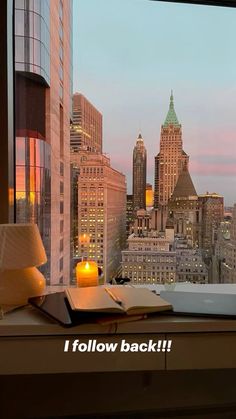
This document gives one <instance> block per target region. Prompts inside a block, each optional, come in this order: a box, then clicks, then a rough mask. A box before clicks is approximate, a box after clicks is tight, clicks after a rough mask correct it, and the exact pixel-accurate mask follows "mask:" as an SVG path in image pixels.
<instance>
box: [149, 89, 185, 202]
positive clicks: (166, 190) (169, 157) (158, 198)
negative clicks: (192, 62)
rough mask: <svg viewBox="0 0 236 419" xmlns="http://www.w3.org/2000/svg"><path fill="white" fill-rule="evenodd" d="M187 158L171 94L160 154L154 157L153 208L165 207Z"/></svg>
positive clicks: (163, 126) (162, 129)
mask: <svg viewBox="0 0 236 419" xmlns="http://www.w3.org/2000/svg"><path fill="white" fill-rule="evenodd" d="M188 161H189V156H187V154H186V153H185V152H184V150H183V142H182V127H181V124H180V123H179V121H178V118H177V116H176V113H175V108H174V97H173V93H172V92H171V96H170V106H169V110H168V113H167V116H166V119H165V122H164V124H163V125H162V127H161V138H160V152H159V153H158V154H157V156H156V157H155V191H154V207H155V208H158V207H159V206H161V205H167V203H168V200H169V198H170V197H171V195H172V193H173V190H174V187H175V185H176V182H177V180H178V177H179V174H180V173H181V171H182V169H183V167H184V166H186V167H188Z"/></svg>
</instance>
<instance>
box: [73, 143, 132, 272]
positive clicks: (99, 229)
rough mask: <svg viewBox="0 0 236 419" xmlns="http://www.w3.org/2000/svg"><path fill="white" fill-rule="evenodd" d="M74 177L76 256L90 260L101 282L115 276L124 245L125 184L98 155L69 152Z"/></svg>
mask: <svg viewBox="0 0 236 419" xmlns="http://www.w3.org/2000/svg"><path fill="white" fill-rule="evenodd" d="M71 160H72V163H73V164H74V165H76V164H77V165H78V167H79V176H78V236H79V237H81V236H83V235H86V236H87V237H89V241H88V242H84V241H83V240H78V255H77V256H78V257H80V258H86V259H90V260H94V261H96V262H97V263H98V265H99V266H100V267H101V268H102V270H103V272H104V276H105V280H109V279H110V278H111V277H113V276H115V275H116V272H117V270H118V269H119V266H120V261H121V250H122V249H124V248H125V244H126V181H125V176H124V175H123V174H122V173H120V172H118V171H117V170H115V169H113V168H112V167H111V165H110V159H109V158H108V157H107V156H105V155H102V154H99V153H91V152H82V151H81V152H79V153H72V155H71Z"/></svg>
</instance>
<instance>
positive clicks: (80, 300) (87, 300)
mask: <svg viewBox="0 0 236 419" xmlns="http://www.w3.org/2000/svg"><path fill="white" fill-rule="evenodd" d="M65 293H66V296H67V298H68V300H69V303H70V306H71V308H72V309H73V310H83V311H98V312H102V311H104V312H109V313H113V312H114V313H120V312H121V313H122V312H124V309H123V308H122V307H121V306H119V304H117V303H116V302H115V301H114V300H113V299H112V298H111V297H110V296H109V294H108V293H107V292H106V291H105V289H104V288H103V287H84V288H66V290H65Z"/></svg>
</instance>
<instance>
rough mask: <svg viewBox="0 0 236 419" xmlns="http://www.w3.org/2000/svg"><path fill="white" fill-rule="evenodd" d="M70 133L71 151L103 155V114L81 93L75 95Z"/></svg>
mask: <svg viewBox="0 0 236 419" xmlns="http://www.w3.org/2000/svg"><path fill="white" fill-rule="evenodd" d="M72 112H73V116H72V123H71V131H70V144H71V151H72V152H78V151H79V150H87V151H91V152H92V153H102V114H101V113H100V112H99V111H98V110H97V109H96V108H95V106H94V105H93V104H92V103H90V102H89V101H88V99H87V98H86V97H85V96H83V95H82V94H81V93H74V95H73V105H72Z"/></svg>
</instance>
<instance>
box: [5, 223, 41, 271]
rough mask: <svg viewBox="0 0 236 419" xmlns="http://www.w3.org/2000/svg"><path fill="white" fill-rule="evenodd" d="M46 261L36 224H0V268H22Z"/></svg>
mask: <svg viewBox="0 0 236 419" xmlns="http://www.w3.org/2000/svg"><path fill="white" fill-rule="evenodd" d="M45 262H47V256H46V253H45V249H44V246H43V242H42V239H41V236H40V233H39V229H38V226H37V225H36V224H0V270H5V269H24V268H27V267H31V266H40V265H43V264H44V263H45Z"/></svg>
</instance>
